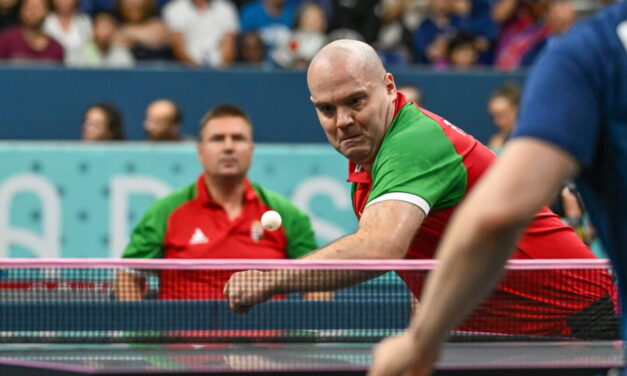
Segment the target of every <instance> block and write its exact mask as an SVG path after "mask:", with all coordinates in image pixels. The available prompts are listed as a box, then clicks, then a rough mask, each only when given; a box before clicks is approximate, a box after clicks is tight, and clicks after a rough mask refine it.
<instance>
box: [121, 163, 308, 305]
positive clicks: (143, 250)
mask: <svg viewBox="0 0 627 376" xmlns="http://www.w3.org/2000/svg"><path fill="white" fill-rule="evenodd" d="M268 210H275V211H277V212H278V213H279V214H280V215H281V217H282V219H283V224H282V226H281V227H280V228H279V229H278V230H276V231H266V230H264V228H263V227H262V226H261V216H262V215H263V213H265V212H266V211H268ZM315 248H316V241H315V238H314V232H313V229H312V227H311V221H310V220H309V217H308V216H307V215H306V214H305V213H303V212H302V211H300V210H299V209H298V208H296V207H295V206H294V205H293V204H292V203H290V202H289V201H288V200H287V199H285V198H284V197H282V196H280V195H279V194H277V193H274V192H271V191H268V190H266V189H263V188H261V187H259V186H258V185H256V184H252V183H250V182H249V181H248V180H247V181H246V187H245V191H244V207H243V209H242V213H241V214H240V216H239V217H237V218H236V219H234V220H232V221H231V220H230V219H229V218H228V217H227V213H226V211H225V210H224V209H223V208H222V206H220V205H219V204H218V203H216V202H215V201H214V200H213V199H212V198H211V195H210V193H209V192H208V190H207V186H206V184H205V179H204V176H203V175H201V176H200V177H199V178H198V180H197V182H196V183H194V184H190V185H189V186H186V187H184V188H181V189H179V190H176V191H174V192H173V193H171V194H169V195H168V196H166V197H164V198H162V199H160V200H158V201H156V202H155V203H154V204H153V205H152V206H151V207H150V208H149V209H148V211H147V212H146V214H145V215H144V217H143V219H142V220H141V222H140V223H139V224H138V225H137V226H136V227H135V229H134V230H133V233H132V234H131V240H130V242H129V244H128V246H127V247H126V250H125V251H124V255H123V257H125V258H178V259H224V258H228V259H283V258H290V259H292V258H299V257H301V256H304V255H305V254H307V253H308V252H310V251H311V250H313V249H315ZM232 273H233V272H232V271H213V272H210V273H209V272H207V271H189V270H187V271H176V270H166V271H162V272H161V273H160V286H159V298H160V299H224V298H225V297H224V295H223V294H222V289H223V288H224V284H225V283H226V281H227V280H228V278H229V277H230V276H231V274H232Z"/></svg>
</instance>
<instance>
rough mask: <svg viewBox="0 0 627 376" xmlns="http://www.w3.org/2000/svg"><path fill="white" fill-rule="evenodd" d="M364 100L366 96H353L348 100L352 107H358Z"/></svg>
mask: <svg viewBox="0 0 627 376" xmlns="http://www.w3.org/2000/svg"><path fill="white" fill-rule="evenodd" d="M363 101H364V97H361V96H360V97H353V98H351V99H349V100H348V105H349V106H351V107H358V106H359V105H360V104H362V103H363Z"/></svg>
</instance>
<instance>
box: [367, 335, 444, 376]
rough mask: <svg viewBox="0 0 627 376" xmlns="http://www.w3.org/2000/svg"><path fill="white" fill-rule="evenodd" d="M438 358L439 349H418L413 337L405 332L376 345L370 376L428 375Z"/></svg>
mask: <svg viewBox="0 0 627 376" xmlns="http://www.w3.org/2000/svg"><path fill="white" fill-rule="evenodd" d="M437 358H438V353H437V349H433V348H432V349H430V350H429V351H420V350H418V348H417V346H416V343H415V341H414V339H413V337H412V336H411V335H410V334H409V333H408V332H404V333H402V334H399V335H397V336H393V337H389V338H386V339H385V340H383V341H382V342H381V343H380V344H378V345H377V346H376V347H375V349H374V352H373V354H372V365H371V366H370V372H368V376H428V375H430V374H431V370H432V369H433V365H434V363H435V361H436V360H437Z"/></svg>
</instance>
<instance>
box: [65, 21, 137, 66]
mask: <svg viewBox="0 0 627 376" xmlns="http://www.w3.org/2000/svg"><path fill="white" fill-rule="evenodd" d="M116 28H117V20H116V19H115V17H113V15H112V14H111V13H108V12H104V11H103V12H97V13H96V14H95V15H94V20H93V40H91V41H90V42H88V43H87V44H86V45H85V46H84V47H83V48H82V49H81V50H80V51H79V53H78V54H77V55H76V56H75V57H73V58H71V59H69V60H68V61H67V64H68V65H70V66H80V67H100V68H127V67H132V66H133V65H134V64H135V59H134V58H133V54H132V53H131V51H130V50H129V49H128V48H126V47H124V46H123V45H121V44H119V43H118V42H117V40H116Z"/></svg>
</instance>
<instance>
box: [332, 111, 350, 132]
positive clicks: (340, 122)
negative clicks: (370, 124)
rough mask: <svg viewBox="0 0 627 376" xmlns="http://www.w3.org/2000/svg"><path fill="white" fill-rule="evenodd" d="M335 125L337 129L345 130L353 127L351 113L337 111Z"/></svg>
mask: <svg viewBox="0 0 627 376" xmlns="http://www.w3.org/2000/svg"><path fill="white" fill-rule="evenodd" d="M336 125H337V127H338V128H346V127H349V126H351V125H353V115H352V113H351V111H349V110H344V109H338V110H337V120H336Z"/></svg>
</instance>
